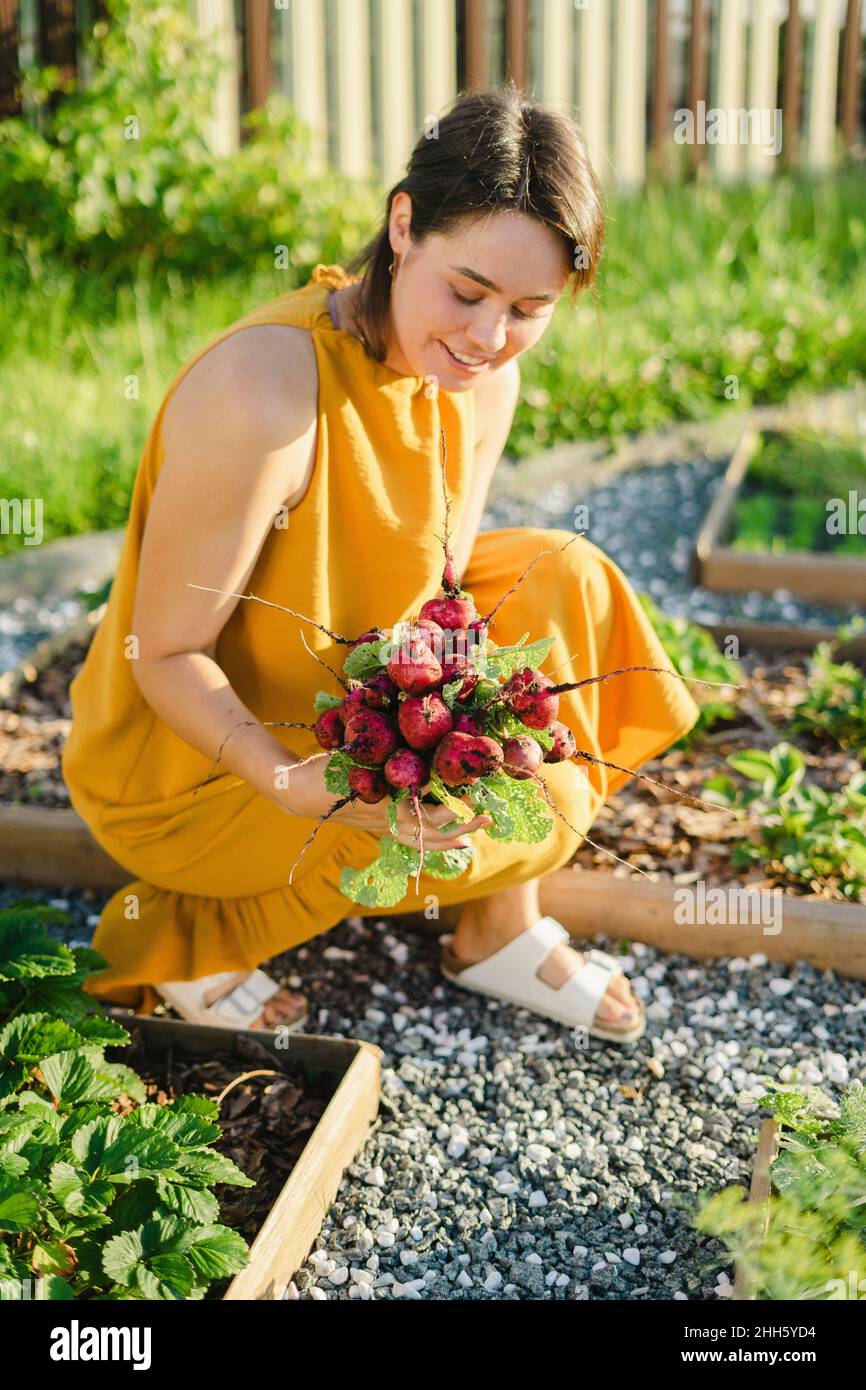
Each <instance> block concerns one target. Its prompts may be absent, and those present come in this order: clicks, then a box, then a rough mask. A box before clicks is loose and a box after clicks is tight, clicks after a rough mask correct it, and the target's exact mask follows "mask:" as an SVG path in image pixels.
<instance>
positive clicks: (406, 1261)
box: [400, 1250, 418, 1265]
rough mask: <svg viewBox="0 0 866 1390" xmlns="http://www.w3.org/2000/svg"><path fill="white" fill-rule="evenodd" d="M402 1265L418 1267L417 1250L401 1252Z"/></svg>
mask: <svg viewBox="0 0 866 1390" xmlns="http://www.w3.org/2000/svg"><path fill="white" fill-rule="evenodd" d="M400 1263H401V1265H416V1264H417V1263H418V1255H417V1252H416V1251H415V1250H401V1251H400Z"/></svg>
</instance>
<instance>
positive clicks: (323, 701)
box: [313, 690, 342, 714]
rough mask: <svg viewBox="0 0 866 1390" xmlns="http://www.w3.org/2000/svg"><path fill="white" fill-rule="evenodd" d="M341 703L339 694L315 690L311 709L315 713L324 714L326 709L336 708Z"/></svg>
mask: <svg viewBox="0 0 866 1390" xmlns="http://www.w3.org/2000/svg"><path fill="white" fill-rule="evenodd" d="M341 703H342V700H341V697H340V696H339V695H328V694H327V693H326V692H325V691H324V690H317V691H316V695H315V698H314V700H313V709H314V710H315V711H316V714H324V713H325V710H327V709H337V708H338V707H339V705H340V704H341Z"/></svg>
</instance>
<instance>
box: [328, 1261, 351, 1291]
mask: <svg viewBox="0 0 866 1390" xmlns="http://www.w3.org/2000/svg"><path fill="white" fill-rule="evenodd" d="M348 1277H349V1270H348V1268H347V1267H346V1265H343V1266H341V1268H340V1269H332V1270H331V1273H330V1274H329V1275H328V1280H329V1282H330V1283H332V1284H336V1286H337V1288H339V1287H340V1285H341V1284H345V1282H346V1280H347V1279H348Z"/></svg>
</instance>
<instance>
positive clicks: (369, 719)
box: [342, 709, 399, 767]
mask: <svg viewBox="0 0 866 1390" xmlns="http://www.w3.org/2000/svg"><path fill="white" fill-rule="evenodd" d="M343 737H344V743H343V747H342V751H343V752H344V753H348V754H349V757H350V758H351V759H352V760H353V761H354V762H356V763H361V764H363V765H364V766H365V767H377V766H381V764H382V763H384V762H385V761H386V760H387V759H388V758H389V757H390V756H391V754H392V753H393V752H394V749H395V748H396V747H397V744H398V743H399V738H398V736H397V730H396V729H395V728H394V725H393V724H392V723H391V721H390V719H386V717H385V715H384V714H382V713H381V712H380V711H379V710H377V709H362V710H358V713H357V714H353V715H352V718H351V719H350V720H349V722H348V724H347V725H346V729H345V733H344V736H343Z"/></svg>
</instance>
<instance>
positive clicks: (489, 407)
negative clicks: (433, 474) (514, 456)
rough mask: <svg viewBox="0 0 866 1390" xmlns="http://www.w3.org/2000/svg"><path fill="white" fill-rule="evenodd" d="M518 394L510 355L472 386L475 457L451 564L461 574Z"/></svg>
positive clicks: (517, 372) (514, 363) (517, 375)
mask: <svg viewBox="0 0 866 1390" xmlns="http://www.w3.org/2000/svg"><path fill="white" fill-rule="evenodd" d="M519 396H520V368H519V366H518V365H517V359H516V358H514V357H512V358H511V360H510V361H509V362H506V364H505V366H504V367H501V368H500V369H499V370H498V371H495V372H492V373H491V375H490V376H489V377H488V378H487V380H486V381H485V382H484V384H483V386H482V385H478V386H477V387H476V388H475V428H476V434H475V458H474V463H473V468H472V481H471V483H470V487H469V496H468V498H467V500H466V506H465V508H464V511H463V516H462V518H461V522H460V532H459V536H458V539H457V543H456V545H455V547H454V564H455V566H456V569H457V573H458V574H459V575H462V574H463V573H464V571H465V570H466V568H467V567H468V565H469V559H470V556H471V554H472V551H473V549H474V547H475V540H476V537H477V536H478V529H479V527H480V525H481V517H482V515H483V513H484V506H485V503H486V501H487V493H488V491H489V489H490V482H491V479H492V478H493V474H494V472H495V471H496V465H497V464H498V463H499V460H500V458H501V457H502V450H503V449H504V448H505V441H506V440H507V438H508V434H509V431H510V429H511V422H512V420H513V419H514V411H515V408H516V406H517V401H518V397H519Z"/></svg>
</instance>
